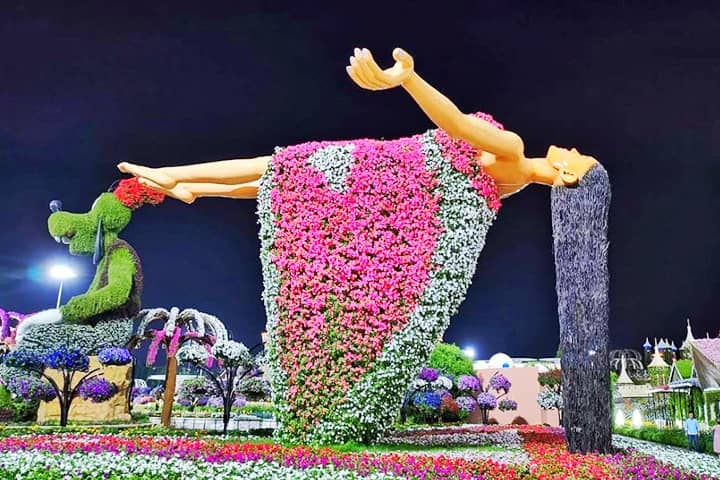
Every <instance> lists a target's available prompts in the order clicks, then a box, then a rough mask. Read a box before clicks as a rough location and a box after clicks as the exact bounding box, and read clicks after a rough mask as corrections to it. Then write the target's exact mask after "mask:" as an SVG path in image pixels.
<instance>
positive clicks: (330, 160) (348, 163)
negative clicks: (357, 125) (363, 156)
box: [308, 144, 355, 192]
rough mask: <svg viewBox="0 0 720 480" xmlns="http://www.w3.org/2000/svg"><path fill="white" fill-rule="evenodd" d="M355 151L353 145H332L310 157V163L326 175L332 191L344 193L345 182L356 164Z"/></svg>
mask: <svg viewBox="0 0 720 480" xmlns="http://www.w3.org/2000/svg"><path fill="white" fill-rule="evenodd" d="M354 150H355V145H353V144H345V145H331V146H329V147H325V148H321V149H318V151H316V152H315V153H313V154H312V155H310V158H308V162H309V163H310V165H312V166H313V167H315V168H317V169H318V170H320V171H321V172H323V174H325V179H326V180H327V183H328V186H329V187H330V188H331V189H333V190H335V191H336V192H344V191H345V189H346V185H345V181H346V180H347V176H348V174H349V173H350V169H351V168H352V166H353V165H354V164H355V157H354V156H353V151H354Z"/></svg>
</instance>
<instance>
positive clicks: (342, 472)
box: [0, 426, 717, 480]
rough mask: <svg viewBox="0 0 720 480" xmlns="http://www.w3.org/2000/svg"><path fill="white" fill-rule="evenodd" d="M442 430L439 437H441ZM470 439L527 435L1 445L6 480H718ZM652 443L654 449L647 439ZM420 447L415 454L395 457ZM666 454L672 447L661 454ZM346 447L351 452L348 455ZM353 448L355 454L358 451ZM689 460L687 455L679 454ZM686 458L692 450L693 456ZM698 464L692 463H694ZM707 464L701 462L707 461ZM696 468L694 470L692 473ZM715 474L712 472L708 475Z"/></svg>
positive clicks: (640, 456) (558, 437) (632, 459)
mask: <svg viewBox="0 0 720 480" xmlns="http://www.w3.org/2000/svg"><path fill="white" fill-rule="evenodd" d="M434 430H435V431H434ZM450 430H453V429H452V428H442V429H422V430H415V431H409V432H403V434H402V435H400V436H404V437H408V438H413V437H415V438H418V437H423V436H428V437H431V436H435V435H436V433H437V432H439V433H437V435H441V436H442V435H445V436H447V435H451V434H452V432H450ZM455 430H458V431H459V432H461V433H459V435H466V434H468V433H471V434H472V433H475V434H478V433H488V434H491V433H501V432H503V431H504V430H513V431H514V432H515V433H516V434H518V435H519V436H520V437H521V438H522V441H523V443H522V446H516V447H502V448H501V447H490V448H487V447H483V448H477V447H464V448H458V447H455V448H453V447H449V448H447V450H446V451H443V450H442V449H440V448H438V447H432V448H430V449H428V450H427V451H422V449H421V447H418V446H416V445H409V446H398V445H395V446H390V445H385V446H376V447H370V448H369V449H366V450H363V448H364V447H362V446H360V445H356V446H353V447H352V448H347V447H346V448H312V447H306V446H283V445H279V444H275V443H271V442H269V441H266V440H256V441H254V442H243V443H238V441H237V440H234V441H233V440H218V439H212V438H208V437H202V438H191V437H173V436H148V435H122V434H121V435H103V434H88V433H67V434H55V435H48V434H26V435H19V436H7V437H4V438H0V479H3V480H4V479H11V478H12V479H16V478H22V479H27V480H40V479H43V480H55V479H66V478H67V479H69V478H74V479H75V478H77V479H94V478H108V479H121V478H122V479H129V480H139V479H146V478H147V479H149V478H153V479H168V480H174V479H180V478H183V479H199V480H204V479H216V478H251V479H276V478H287V479H356V478H370V479H377V480H380V479H383V480H385V479H387V480H396V479H417V480H420V479H422V480H432V479H458V480H459V479H463V480H469V479H488V480H492V479H498V480H499V479H508V480H513V479H516V480H549V479H574V480H580V479H607V480H610V479H633V480H652V479H679V480H715V479H716V478H717V477H713V476H711V474H714V472H715V471H714V470H710V469H708V468H707V466H706V465H705V464H704V463H703V462H713V461H716V460H714V459H712V457H710V456H708V455H705V456H704V457H707V458H706V459H705V458H703V459H701V458H698V459H697V462H695V461H687V462H685V463H683V464H678V463H675V462H673V463H675V465H679V466H681V467H684V468H678V466H673V465H672V464H670V463H665V462H666V461H672V459H669V458H666V457H664V456H663V455H664V453H663V452H662V451H660V450H658V451H657V452H653V455H655V456H653V455H649V454H647V453H641V450H642V452H645V451H647V450H643V449H647V448H650V447H648V446H644V445H639V444H637V445H636V444H634V443H633V442H634V441H631V443H632V444H627V443H622V441H623V440H622V439H619V444H618V446H621V447H623V448H625V447H627V448H629V450H627V451H621V452H619V453H617V454H615V455H597V454H588V455H577V454H570V453H568V452H567V450H566V448H565V443H564V437H563V433H562V430H560V429H554V428H547V427H533V426H519V427H513V428H512V429H510V428H506V427H488V426H477V427H463V428H458V429H455ZM644 443H646V442H644ZM394 448H397V449H403V448H405V449H410V450H414V451H394ZM658 448H662V447H658ZM343 450H345V451H343ZM348 450H349V451H348ZM678 453H680V452H678ZM683 453H686V452H683ZM688 458H689V457H688ZM698 462H700V463H698ZM691 470H694V472H692V471H691ZM702 471H705V473H702Z"/></svg>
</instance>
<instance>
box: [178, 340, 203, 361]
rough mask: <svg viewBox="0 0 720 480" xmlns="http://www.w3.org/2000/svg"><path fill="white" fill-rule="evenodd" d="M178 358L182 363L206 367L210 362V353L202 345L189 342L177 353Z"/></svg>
mask: <svg viewBox="0 0 720 480" xmlns="http://www.w3.org/2000/svg"><path fill="white" fill-rule="evenodd" d="M176 356H177V358H178V360H179V361H180V363H185V362H187V363H190V364H192V365H205V364H206V363H207V360H208V357H209V355H208V352H207V350H206V349H205V347H203V346H202V345H200V344H198V343H197V342H187V343H185V344H184V345H183V346H182V347H180V349H179V350H178V352H177V355H176Z"/></svg>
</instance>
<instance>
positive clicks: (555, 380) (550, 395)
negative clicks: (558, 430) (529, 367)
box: [537, 368, 563, 425]
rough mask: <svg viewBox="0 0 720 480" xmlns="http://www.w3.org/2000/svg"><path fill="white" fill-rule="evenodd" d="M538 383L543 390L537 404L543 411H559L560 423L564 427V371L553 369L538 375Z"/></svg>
mask: <svg viewBox="0 0 720 480" xmlns="http://www.w3.org/2000/svg"><path fill="white" fill-rule="evenodd" d="M538 383H539V384H540V386H541V387H544V388H543V390H542V391H541V392H540V393H539V394H538V397H537V402H538V405H540V408H542V409H543V410H557V411H558V421H559V423H560V425H562V408H563V399H562V371H561V370H560V369H559V368H553V369H550V370H548V371H547V372H541V373H539V374H538Z"/></svg>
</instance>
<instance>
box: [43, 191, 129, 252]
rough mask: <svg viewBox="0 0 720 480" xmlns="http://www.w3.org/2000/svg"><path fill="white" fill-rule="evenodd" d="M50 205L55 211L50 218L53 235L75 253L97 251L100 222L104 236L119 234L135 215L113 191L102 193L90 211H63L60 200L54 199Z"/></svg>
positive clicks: (50, 228) (49, 228)
mask: <svg viewBox="0 0 720 480" xmlns="http://www.w3.org/2000/svg"><path fill="white" fill-rule="evenodd" d="M50 208H51V210H53V212H54V213H53V214H52V215H50V217H49V218H48V230H49V232H50V235H52V236H53V237H54V238H55V240H56V241H57V242H58V243H60V242H62V243H64V244H66V245H68V248H69V249H70V253H71V254H73V255H91V254H92V253H93V252H94V249H95V241H96V237H97V233H98V228H100V225H102V230H103V231H102V235H103V237H104V238H106V237H107V236H108V235H110V236H113V237H116V236H117V235H118V234H119V233H120V231H122V229H123V228H125V226H127V224H128V223H130V218H131V217H132V211H131V210H130V209H129V208H128V207H126V206H125V205H123V204H122V203H120V201H119V200H118V199H117V197H115V195H113V194H112V193H103V194H102V195H100V196H99V197H98V198H97V200H95V203H93V205H92V208H91V209H90V211H89V212H87V213H69V212H63V211H60V209H61V208H62V204H60V202H57V203H56V202H53V204H51V207H50ZM101 221H102V223H101Z"/></svg>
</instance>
